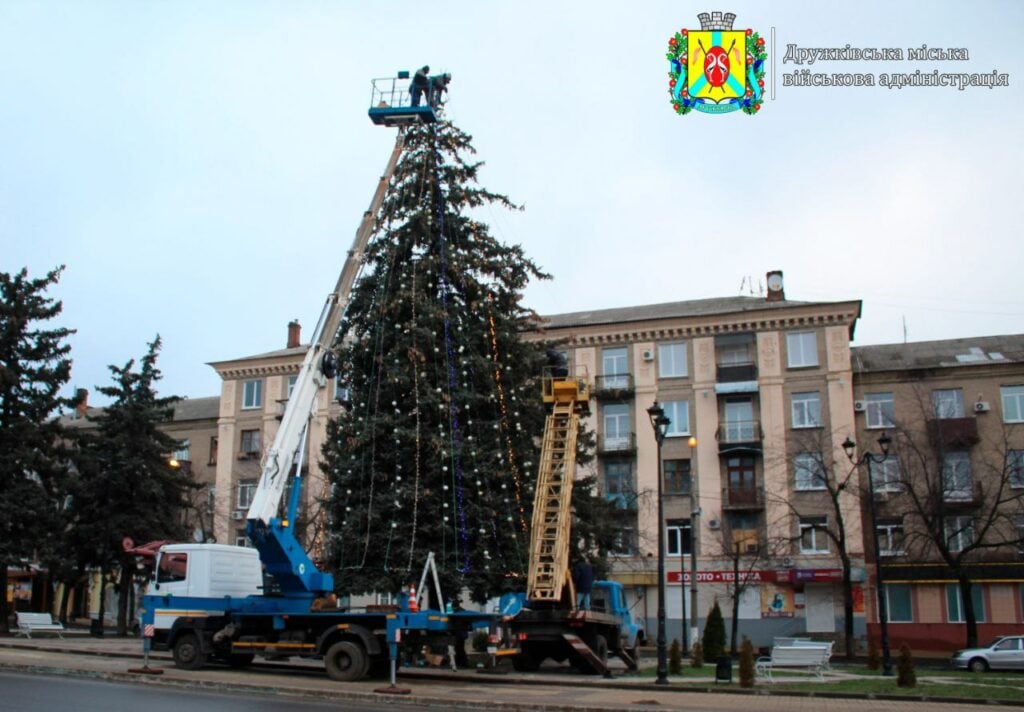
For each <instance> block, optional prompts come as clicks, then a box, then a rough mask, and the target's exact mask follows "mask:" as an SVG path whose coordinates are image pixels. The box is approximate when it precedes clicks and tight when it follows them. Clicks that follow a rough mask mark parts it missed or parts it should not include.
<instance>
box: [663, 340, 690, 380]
mask: <svg viewBox="0 0 1024 712" xmlns="http://www.w3.org/2000/svg"><path fill="white" fill-rule="evenodd" d="M686 374H687V364H686V342H684V341H677V342H675V343H671V344H658V378H683V377H685V376H686Z"/></svg>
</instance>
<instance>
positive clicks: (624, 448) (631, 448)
mask: <svg viewBox="0 0 1024 712" xmlns="http://www.w3.org/2000/svg"><path fill="white" fill-rule="evenodd" d="M634 452H636V433H627V434H624V435H606V434H604V433H602V434H600V435H598V436H597V454H598V455H628V454H631V453H634Z"/></svg>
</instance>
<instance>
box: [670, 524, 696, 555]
mask: <svg viewBox="0 0 1024 712" xmlns="http://www.w3.org/2000/svg"><path fill="white" fill-rule="evenodd" d="M665 542H666V543H665V552H666V553H667V554H668V555H669V556H689V555H690V552H692V551H693V549H692V548H691V547H692V544H691V542H692V539H691V537H690V520H689V519H669V520H668V521H667V522H665Z"/></svg>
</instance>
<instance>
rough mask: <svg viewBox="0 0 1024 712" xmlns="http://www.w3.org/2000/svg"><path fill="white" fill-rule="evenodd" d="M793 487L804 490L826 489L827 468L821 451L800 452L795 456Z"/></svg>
mask: <svg viewBox="0 0 1024 712" xmlns="http://www.w3.org/2000/svg"><path fill="white" fill-rule="evenodd" d="M793 487H794V489H796V490H798V491H802V492H806V491H808V490H823V489H825V470H824V463H823V462H822V461H821V453H817V452H798V453H797V454H796V455H794V456H793Z"/></svg>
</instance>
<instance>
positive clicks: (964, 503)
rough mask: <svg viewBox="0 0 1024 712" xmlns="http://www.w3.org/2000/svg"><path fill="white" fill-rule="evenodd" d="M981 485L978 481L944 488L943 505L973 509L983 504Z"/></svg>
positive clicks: (950, 507) (952, 507) (948, 507)
mask: <svg viewBox="0 0 1024 712" xmlns="http://www.w3.org/2000/svg"><path fill="white" fill-rule="evenodd" d="M981 494H982V493H981V485H980V484H979V483H977V482H973V483H964V484H962V485H961V484H957V485H955V486H953V487H950V488H948V489H946V488H943V490H942V506H943V507H944V508H945V509H947V510H949V509H973V508H974V507H977V506H979V505H980V504H981Z"/></svg>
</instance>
